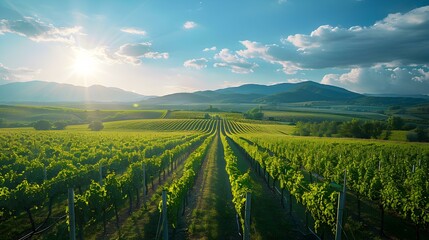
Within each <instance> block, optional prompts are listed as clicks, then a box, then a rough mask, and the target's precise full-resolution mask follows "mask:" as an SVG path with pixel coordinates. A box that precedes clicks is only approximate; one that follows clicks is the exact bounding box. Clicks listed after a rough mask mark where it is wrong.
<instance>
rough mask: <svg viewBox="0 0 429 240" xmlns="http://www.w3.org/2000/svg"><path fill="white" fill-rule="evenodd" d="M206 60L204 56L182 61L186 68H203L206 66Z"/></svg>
mask: <svg viewBox="0 0 429 240" xmlns="http://www.w3.org/2000/svg"><path fill="white" fill-rule="evenodd" d="M207 63H208V60H207V59H205V58H199V59H190V60H187V61H185V62H184V63H183V66H185V67H187V68H195V69H203V68H206V67H207Z"/></svg>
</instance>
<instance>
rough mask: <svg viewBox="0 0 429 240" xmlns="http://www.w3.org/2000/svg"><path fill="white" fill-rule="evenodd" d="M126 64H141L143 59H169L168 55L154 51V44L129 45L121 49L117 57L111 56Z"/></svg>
mask: <svg viewBox="0 0 429 240" xmlns="http://www.w3.org/2000/svg"><path fill="white" fill-rule="evenodd" d="M111 57H112V58H114V59H119V60H122V61H124V62H130V63H133V64H140V63H141V59H142V58H150V59H168V58H169V54H168V53H165V52H164V53H160V52H155V51H153V50H152V43H150V42H144V43H127V44H124V45H122V46H120V47H119V50H118V51H117V52H116V53H115V55H112V56H111Z"/></svg>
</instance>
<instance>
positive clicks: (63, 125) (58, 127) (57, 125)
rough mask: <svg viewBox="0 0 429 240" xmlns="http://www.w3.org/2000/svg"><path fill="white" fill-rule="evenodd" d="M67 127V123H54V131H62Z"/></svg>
mask: <svg viewBox="0 0 429 240" xmlns="http://www.w3.org/2000/svg"><path fill="white" fill-rule="evenodd" d="M66 127H67V123H66V122H63V121H58V122H54V129H55V130H64V129H66Z"/></svg>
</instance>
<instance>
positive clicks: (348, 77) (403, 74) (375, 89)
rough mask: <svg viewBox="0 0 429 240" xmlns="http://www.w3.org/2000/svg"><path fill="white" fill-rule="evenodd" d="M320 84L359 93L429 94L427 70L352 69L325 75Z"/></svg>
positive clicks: (398, 68)
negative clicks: (346, 71) (342, 72)
mask: <svg viewBox="0 0 429 240" xmlns="http://www.w3.org/2000/svg"><path fill="white" fill-rule="evenodd" d="M321 83H323V84H330V85H336V86H340V87H344V88H347V89H349V90H352V91H356V92H360V93H398V94H429V70H428V68H426V69H423V68H410V67H396V68H389V67H381V66H377V67H371V68H353V69H351V70H350V72H348V73H344V74H327V75H325V76H324V77H323V79H322V82H321Z"/></svg>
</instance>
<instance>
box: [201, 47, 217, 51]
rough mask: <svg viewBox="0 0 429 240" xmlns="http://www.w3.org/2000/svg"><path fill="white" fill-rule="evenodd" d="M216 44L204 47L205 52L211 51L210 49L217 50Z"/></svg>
mask: <svg viewBox="0 0 429 240" xmlns="http://www.w3.org/2000/svg"><path fill="white" fill-rule="evenodd" d="M216 49H217V48H216V46H213V47H211V48H204V49H203V52H210V51H216Z"/></svg>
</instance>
